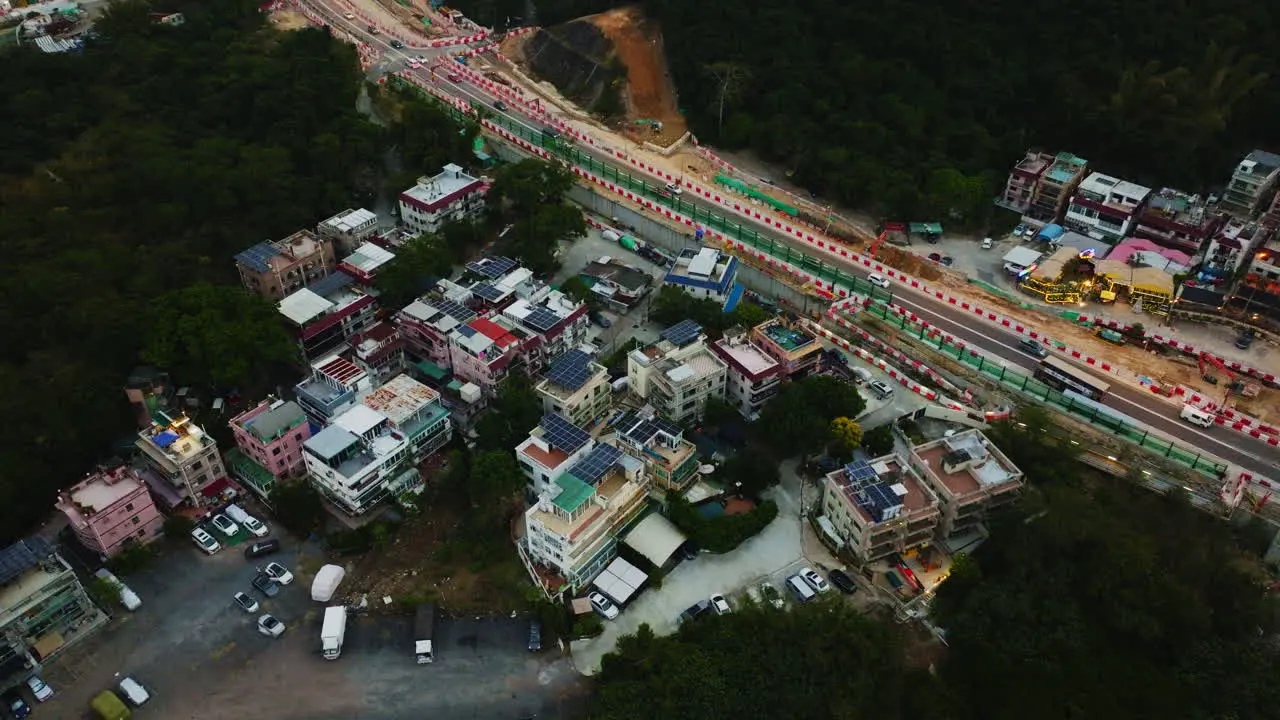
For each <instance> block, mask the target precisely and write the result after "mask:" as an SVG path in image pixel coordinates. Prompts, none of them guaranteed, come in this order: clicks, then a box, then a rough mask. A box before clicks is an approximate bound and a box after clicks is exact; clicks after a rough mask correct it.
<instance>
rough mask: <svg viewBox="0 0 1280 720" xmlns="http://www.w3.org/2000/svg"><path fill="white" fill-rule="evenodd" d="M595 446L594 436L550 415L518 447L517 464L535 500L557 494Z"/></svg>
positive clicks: (564, 418) (563, 419) (561, 416)
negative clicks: (563, 480) (567, 474)
mask: <svg viewBox="0 0 1280 720" xmlns="http://www.w3.org/2000/svg"><path fill="white" fill-rule="evenodd" d="M592 447H594V443H593V442H592V440H591V435H590V434H589V433H588V432H587V431H586V430H583V429H582V428H580V427H578V426H577V425H574V424H573V423H572V422H570V421H569V419H568V418H566V417H565V416H563V415H560V414H558V413H547V414H546V415H543V416H542V420H540V421H539V422H538V427H536V428H534V429H533V430H532V431H530V433H529V437H528V438H525V440H524V442H522V443H520V444H519V445H518V446H516V464H518V465H519V466H520V472H521V473H523V474H524V477H525V479H526V480H527V481H528V482H529V491H530V493H531V494H532V495H533V496H534V497H538V496H541V495H544V494H548V493H554V492H555V491H556V488H557V487H558V486H557V485H556V481H557V480H559V479H560V476H561V475H563V474H564V473H565V472H567V471H568V470H569V468H570V467H573V465H574V464H576V463H577V462H578V461H579V460H581V459H582V458H584V457H585V456H586V454H587V453H588V452H589V451H590V450H591V448H592Z"/></svg>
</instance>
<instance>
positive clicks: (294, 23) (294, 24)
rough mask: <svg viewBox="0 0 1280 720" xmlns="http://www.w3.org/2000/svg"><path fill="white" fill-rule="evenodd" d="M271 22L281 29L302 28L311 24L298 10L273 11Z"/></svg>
mask: <svg viewBox="0 0 1280 720" xmlns="http://www.w3.org/2000/svg"><path fill="white" fill-rule="evenodd" d="M271 22H272V23H274V24H275V26H276V27H277V28H279V29H281V30H301V29H302V28H305V27H308V26H310V25H311V23H309V22H307V18H306V17H305V16H304V15H303V14H302V13H300V12H298V11H297V10H277V11H276V12H273V13H271Z"/></svg>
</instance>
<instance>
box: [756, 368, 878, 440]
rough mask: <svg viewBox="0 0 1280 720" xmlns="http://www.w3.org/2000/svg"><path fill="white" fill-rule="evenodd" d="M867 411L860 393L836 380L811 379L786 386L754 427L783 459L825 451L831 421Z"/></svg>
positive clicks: (825, 378) (827, 378) (761, 413)
mask: <svg viewBox="0 0 1280 720" xmlns="http://www.w3.org/2000/svg"><path fill="white" fill-rule="evenodd" d="M865 408H866V401H865V400H863V399H862V396H861V395H860V394H859V393H858V390H857V389H856V388H855V387H854V386H852V385H850V384H848V383H845V382H841V381H840V380H836V379H835V378H831V377H827V376H823V375H818V376H811V377H807V378H804V379H802V380H799V381H797V382H793V383H789V384H787V385H784V386H782V388H781V389H780V390H779V391H778V394H777V396H776V397H774V398H773V399H772V400H770V401H769V403H768V404H767V405H765V406H764V409H763V410H761V411H760V419H759V420H758V421H756V422H755V423H753V424H752V429H753V430H754V431H755V434H756V438H757V440H758V441H759V442H761V443H763V444H765V445H767V446H769V447H771V448H773V449H774V450H775V452H776V453H777V454H778V456H780V457H793V456H795V455H797V454H800V455H807V454H811V453H815V452H817V451H819V450H821V449H822V447H823V445H824V444H825V443H826V441H827V439H828V438H829V437H830V424H831V421H832V420H834V419H836V418H837V417H857V416H858V415H861V414H862V411H863V410H864V409H865Z"/></svg>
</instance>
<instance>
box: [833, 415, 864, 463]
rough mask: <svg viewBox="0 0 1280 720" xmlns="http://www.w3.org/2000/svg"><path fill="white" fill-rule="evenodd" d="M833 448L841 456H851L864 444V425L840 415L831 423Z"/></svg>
mask: <svg viewBox="0 0 1280 720" xmlns="http://www.w3.org/2000/svg"><path fill="white" fill-rule="evenodd" d="M830 437H831V449H832V451H833V452H834V453H835V454H836V455H837V456H840V457H849V456H850V455H852V454H853V449H854V448H856V447H858V446H859V445H861V444H862V426H861V425H859V424H858V422H857V421H856V420H850V419H849V418H847V417H838V418H835V419H834V420H832V421H831V425H830Z"/></svg>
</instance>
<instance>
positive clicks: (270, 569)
mask: <svg viewBox="0 0 1280 720" xmlns="http://www.w3.org/2000/svg"><path fill="white" fill-rule="evenodd" d="M262 572H264V573H266V574H267V577H269V578H271V579H272V580H275V581H276V582H278V583H280V584H281V585H288V584H289V583H291V582H293V573H291V572H289V568H287V567H285V566H283V565H281V564H280V563H278V562H269V563H267V566H266V567H264V568H262Z"/></svg>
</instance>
